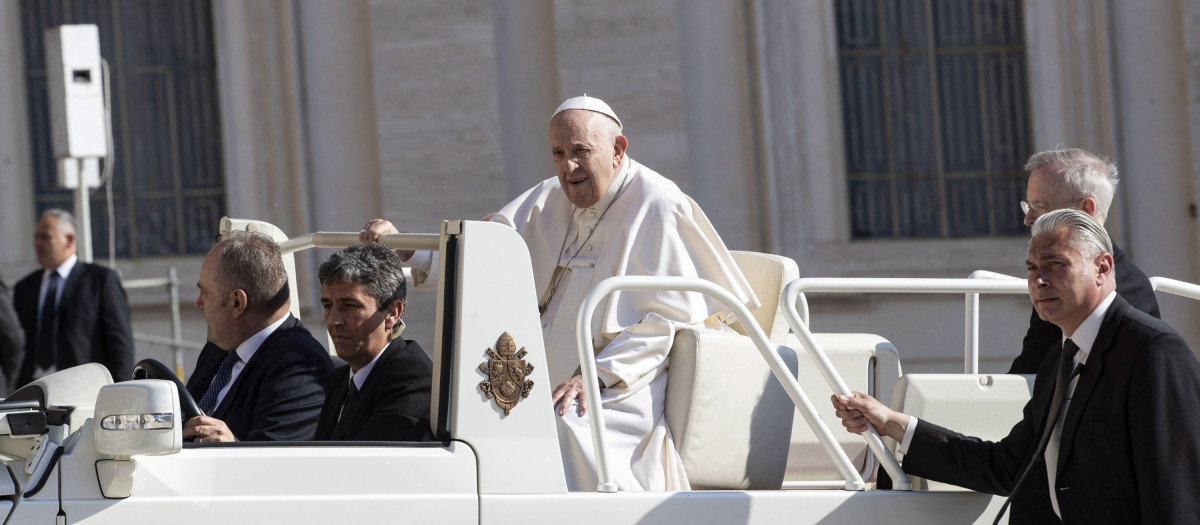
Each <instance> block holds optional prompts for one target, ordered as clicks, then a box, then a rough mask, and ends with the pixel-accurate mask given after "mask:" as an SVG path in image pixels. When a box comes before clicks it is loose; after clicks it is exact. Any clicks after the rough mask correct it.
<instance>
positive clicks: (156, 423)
mask: <svg viewBox="0 0 1200 525" xmlns="http://www.w3.org/2000/svg"><path fill="white" fill-rule="evenodd" d="M179 419H180V414H179V392H178V391H176V389H175V385H174V383H172V382H170V381H164V380H161V379H146V380H141V381H126V382H124V383H116V384H112V385H107V386H105V387H104V388H101V389H100V395H99V396H97V398H96V409H95V411H94V412H93V421H92V424H93V428H94V429H95V439H96V450H97V451H98V452H100V453H101V454H109V455H112V456H115V457H116V458H118V459H128V458H129V457H131V456H140V455H147V456H156V455H163V454H174V453H176V452H179V451H180V450H182V449H183V423H184V422H183V421H180V420H179Z"/></svg>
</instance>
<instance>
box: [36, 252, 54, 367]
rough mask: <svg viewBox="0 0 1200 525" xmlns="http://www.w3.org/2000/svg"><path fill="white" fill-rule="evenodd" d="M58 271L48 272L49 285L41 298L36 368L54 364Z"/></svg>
mask: <svg viewBox="0 0 1200 525" xmlns="http://www.w3.org/2000/svg"><path fill="white" fill-rule="evenodd" d="M58 279H59V277H58V272H50V285H49V286H47V287H46V297H45V298H43V299H42V317H41V323H40V324H39V325H38V348H37V364H38V368H42V369H48V368H50V367H52V366H54V361H55V359H54V358H55V354H56V352H55V351H54V350H55V348H54V347H55V344H54V342H55V341H54V339H55V338H54V332H55V330H54V328H55V327H54V324H55V323H54V312H55V311H57V308H56V307H57V306H58V305H57V303H58Z"/></svg>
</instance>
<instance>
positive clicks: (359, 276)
mask: <svg viewBox="0 0 1200 525" xmlns="http://www.w3.org/2000/svg"><path fill="white" fill-rule="evenodd" d="M317 277H318V278H319V279H320V280H321V285H322V286H324V285H327V284H329V283H332V282H337V281H341V282H347V283H355V284H358V285H361V286H362V287H363V288H366V291H367V295H370V296H371V297H374V298H375V305H376V307H378V308H381V309H382V308H384V307H386V306H387V305H389V304H391V303H392V301H400V304H404V301H405V299H406V296H407V293H408V290H407V286H406V284H405V283H406V281H405V279H404V265H403V264H401V262H400V256H399V255H396V252H394V251H392V250H391V249H390V248H388V247H387V246H384V245H383V244H380V243H378V242H371V243H365V244H355V245H354V246H350V247H348V248H345V249H342V250H338V251H336V252H334V253H333V255H330V256H329V259H328V260H326V261H325V262H323V263H321V268H320V269H318V270H317Z"/></svg>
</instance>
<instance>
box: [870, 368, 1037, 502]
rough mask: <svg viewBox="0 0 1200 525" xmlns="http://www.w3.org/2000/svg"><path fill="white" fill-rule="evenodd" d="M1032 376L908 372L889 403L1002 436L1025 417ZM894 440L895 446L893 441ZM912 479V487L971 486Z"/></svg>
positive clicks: (969, 431)
mask: <svg viewBox="0 0 1200 525" xmlns="http://www.w3.org/2000/svg"><path fill="white" fill-rule="evenodd" d="M1033 377H1034V376H1032V375H1027V376H1025V375H1009V374H994V375H989V374H980V375H969V374H909V375H906V376H904V377H901V378H900V381H899V382H897V383H896V390H895V394H894V395H893V396H892V402H891V404H890V406H891V407H892V408H894V409H896V410H900V411H901V412H904V413H906V414H909V415H913V416H916V417H917V418H920V419H923V420H925V421H929V422H931V423H936V424H939V425H942V426H945V427H948V428H951V429H953V430H954V431H955V432H961V433H963V434H966V435H968V436H975V437H978V438H981V439H985V440H988V441H999V440H1000V439H1001V438H1003V437H1004V436H1007V435H1008V433H1009V431H1010V430H1012V427H1013V425H1015V424H1017V422H1018V421H1020V420H1021V418H1022V417H1023V414H1022V409H1024V408H1025V404H1026V403H1028V402H1029V398H1030V397H1031V396H1032V394H1033ZM885 403H886V401H885ZM889 441H890V440H889ZM889 445H891V446H892V447H893V449H894V447H895V444H894V443H889ZM909 479H911V480H912V484H913V489H923V490H962V491H965V490H967V489H964V488H960V487H957V486H954V485H948V484H945V483H941V482H937V481H929V480H926V479H923V478H918V477H916V476H909Z"/></svg>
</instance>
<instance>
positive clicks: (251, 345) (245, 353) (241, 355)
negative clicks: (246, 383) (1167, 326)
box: [213, 314, 292, 407]
mask: <svg viewBox="0 0 1200 525" xmlns="http://www.w3.org/2000/svg"><path fill="white" fill-rule="evenodd" d="M291 316H292V315H291V314H288V315H285V316H283V317H282V318H280V319H279V320H278V321H275V322H274V323H271V325H270V326H268V327H266V328H263V329H262V330H259V332H258V333H256V334H254V335H252V336H250V338H249V339H246V340H245V341H242V344H240V345H238V347H237V349H235V350H234V352H237V353H238V362H237V363H234V365H233V371H232V372H230V374H229V382H227V383H225V386H224V387H222V388H221V391H220V392H217V402H216V403H214V404H213V407H219V406H221V401H224V400H225V394H228V393H229V389H230V388H232V387H233V382H234V381H237V378H238V375H239V374H241V373H242V370H243V369H244V368H246V363H249V362H250V358H251V357H254V353H255V352H257V351H258V347H260V346H262V344H263V341H266V340H267V338H268V337H270V336H271V334H273V333H275V330H277V329H279V327H280V326H281V325H283V322H284V321H287V320H288V319H289V318H290V317H291ZM213 380H216V378H215V377H214V378H213Z"/></svg>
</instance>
